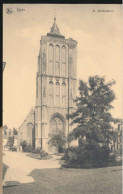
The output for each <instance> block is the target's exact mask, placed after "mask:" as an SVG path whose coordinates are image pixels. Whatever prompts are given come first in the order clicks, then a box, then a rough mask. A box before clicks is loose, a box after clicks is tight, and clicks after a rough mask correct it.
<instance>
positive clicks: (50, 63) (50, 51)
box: [49, 44, 54, 75]
mask: <svg viewBox="0 0 123 194" xmlns="http://www.w3.org/2000/svg"><path fill="white" fill-rule="evenodd" d="M53 73H54V65H53V45H52V44H50V45H49V74H50V75H53Z"/></svg>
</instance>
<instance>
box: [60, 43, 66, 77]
mask: <svg viewBox="0 0 123 194" xmlns="http://www.w3.org/2000/svg"><path fill="white" fill-rule="evenodd" d="M61 52H62V53H61V56H62V66H61V74H62V76H66V48H65V46H62V51H61Z"/></svg>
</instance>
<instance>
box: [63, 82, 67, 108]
mask: <svg viewBox="0 0 123 194" xmlns="http://www.w3.org/2000/svg"><path fill="white" fill-rule="evenodd" d="M65 105H66V84H62V106H65Z"/></svg>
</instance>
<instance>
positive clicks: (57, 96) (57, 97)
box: [55, 83, 60, 106]
mask: <svg viewBox="0 0 123 194" xmlns="http://www.w3.org/2000/svg"><path fill="white" fill-rule="evenodd" d="M55 93H56V99H55V102H56V106H59V105H60V85H59V83H56V89H55Z"/></svg>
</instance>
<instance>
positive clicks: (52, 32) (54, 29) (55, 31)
mask: <svg viewBox="0 0 123 194" xmlns="http://www.w3.org/2000/svg"><path fill="white" fill-rule="evenodd" d="M47 36H54V37H59V38H65V37H64V36H63V35H61V34H60V31H59V28H58V26H57V24H56V17H54V22H53V25H52V27H51V30H50V33H47Z"/></svg>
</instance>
